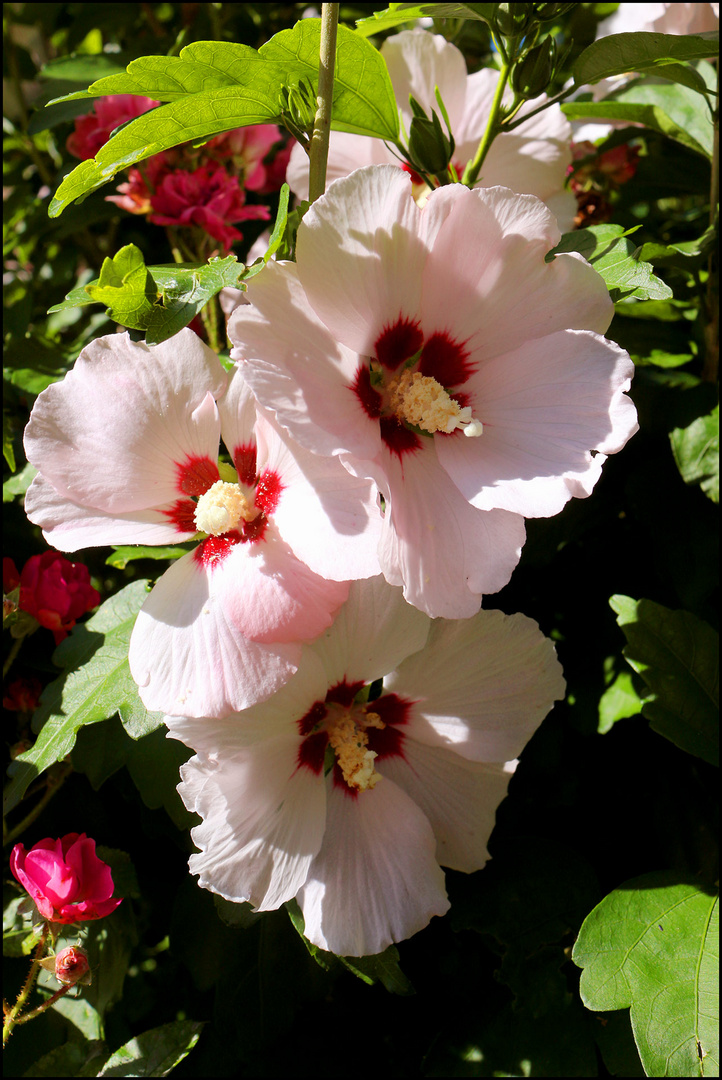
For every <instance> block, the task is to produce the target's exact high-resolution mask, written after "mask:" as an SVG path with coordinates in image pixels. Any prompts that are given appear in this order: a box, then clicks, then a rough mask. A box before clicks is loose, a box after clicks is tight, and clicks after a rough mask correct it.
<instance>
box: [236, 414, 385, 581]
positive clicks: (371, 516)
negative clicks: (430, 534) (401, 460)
mask: <svg viewBox="0 0 722 1080" xmlns="http://www.w3.org/2000/svg"><path fill="white" fill-rule="evenodd" d="M257 435H258V469H259V472H261V471H262V470H263V469H269V470H270V471H271V472H273V473H274V474H275V475H277V476H278V477H279V479H280V481H281V484H282V487H283V490H282V493H281V497H280V499H279V502H278V506H277V507H276V509H275V510H274V513H273V521H274V524H275V526H276V528H277V529H278V531H279V533H280V534H281V536H282V537H283V539H284V540H285V541H286V542H287V544H288V545H289V547H290V548H291V549H292V551H293V552H294V554H295V555H296V556H297V557H298V558H299V559H300V560H301V561H302V562H304V563H305V564H306V566H308V567H309V568H310V569H311V570H313V571H314V573H316V574H319V575H320V576H321V577H323V578H330V579H332V580H334V581H351V580H355V579H356V578H366V577H372V576H373V575H375V574H380V573H381V567H380V566H379V560H378V555H377V547H378V542H379V538H380V535H381V513H380V511H379V508H378V502H377V494H376V488H375V485H374V484H372V483H371V482H370V481H369V480H366V479H359V478H357V477H355V476H352V475H351V473H349V472H348V471H347V470H346V469H344V467H343V465H342V464H341V462H340V461H339V460H338V459H337V458H334V457H321V456H319V455H318V454H311V453H309V451H307V450H304V449H303V448H302V447H301V446H299V444H298V443H294V442H292V440H291V439H290V437H289V436H288V435H285V437H284V436H283V435H282V434H281V432H280V429H278V428H277V427H275V426H274V425H273V424H272V423H271V422H270V421H268V420H265V419H264V418H262V417H259V420H258V425H257Z"/></svg>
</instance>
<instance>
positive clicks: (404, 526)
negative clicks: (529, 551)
mask: <svg viewBox="0 0 722 1080" xmlns="http://www.w3.org/2000/svg"><path fill="white" fill-rule="evenodd" d="M559 235H560V234H559V230H558V228H557V225H556V222H555V220H554V218H553V216H552V214H551V213H550V211H549V210H548V209H547V207H546V206H544V204H543V203H541V202H540V201H539V200H538V199H535V198H534V197H533V196H530V195H515V194H514V193H513V192H511V191H509V190H508V189H506V188H476V189H474V190H473V191H470V190H469V189H468V188H466V187H464V186H463V185H461V184H452V185H449V186H448V187H443V188H439V189H438V190H436V191H434V192H432V193H431V194H430V196H429V199H428V200H427V202H426V205H425V206H424V207H419V206H418V205H417V204H416V202H415V201H414V199H413V196H412V192H411V180H410V178H409V177H408V176H407V175H406V174H405V173H403V172H401V170H399V169H395V168H392V167H391V166H372V167H369V168H366V169H359V170H358V171H357V172H355V173H353V174H352V175H351V176H348V177H345V178H344V179H342V180H337V181H336V182H335V183H334V184H332V185H331V187H330V188H329V190H328V191H327V193H326V195H325V196H323V197H322V198H321V199H319V200H317V201H316V202H315V203H314V205H313V206H312V207H311V209H310V210H309V211H308V213H307V214H306V216H305V217H304V220H303V222H302V223H301V226H300V228H299V231H298V241H297V249H296V251H297V262H296V264H292V263H284V262H278V263H275V262H271V263H269V265H268V266H267V267H266V269H265V270H264V272H263V273H262V274H259V275H258V276H257V277H256V278H255V279H254V280H253V281H252V282H251V283H250V286H249V289H248V293H247V296H248V299H249V301H250V304H249V305H241V306H240V307H238V308H237V309H236V310H235V311H234V312H233V314H232V315H231V317H230V320H229V324H228V332H229V336H230V338H231V341H232V342H233V344H234V346H235V347H234V349H233V351H232V353H231V355H232V356H233V357H234V358H235V359H237V360H239V361H243V372H244V375H245V378H246V379H247V381H248V382H249V384H250V385H251V387H252V389H253V391H254V393H255V394H256V395H257V397H258V399H259V401H260V402H261V403H262V404H263V405H264V406H266V407H268V408H270V409H273V410H274V411H275V413H276V416H277V418H278V420H279V422H280V423H281V424H282V425H283V426H284V427H285V428H286V429H287V430H288V431H290V432H291V433H292V435H293V436H294V437H295V438H296V439H297V440H298V441H299V442H301V443H302V444H303V445H304V446H306V447H308V449H310V450H313V451H315V452H317V453H319V454H327V455H338V456H340V457H341V459H342V461H343V462H344V464H345V465H346V467H347V468H348V469H349V470H351V471H352V472H353V473H354V474H355V475H357V476H365V477H369V478H370V479H373V480H374V481H375V482H376V484H377V485H378V488H379V491H380V492H381V494H382V495H383V498H384V502H385V515H384V530H383V534H382V538H381V545H380V550H379V557H380V561H381V567H382V570H383V572H384V574H385V576H386V579H387V580H388V582H389V583H390V584H392V585H401V584H403V586H404V595H405V596H406V598H407V600H408V601H409V602H410V603H412V604H414V605H416V606H417V607H419V608H421V609H422V610H423V611H426V612H427V613H428V614H429V615H432V616H443V617H445V618H463V617H466V616H470V615H473V614H474V612H475V611H477V610H478V608H479V605H480V596H481V594H482V593H485V592H496V591H497V590H498V589H500V588H502V586H503V585H505V584H506V583H507V581H508V580H509V577H510V575H511V572H512V570H513V568H514V566H515V565H516V563H517V561H518V559H519V555H520V552H521V547H522V544H523V542H524V518H526V517H548V516H550V515H552V514H556V513H558V512H559V511H560V510H561V509H562V507H563V506H564V505H565V503H566V502H567V501H568V500H569V499H570V498H571V497H572V496H577V497H584V496H586V495H589V494H590V492H591V491H592V488H593V487H594V484H595V483H596V481H597V480H598V479H599V476H600V474H601V469H602V464H603V462H604V460H605V455H607V454H610V453H615V452H616V451H617V450H620V449H621V448H622V446H624V444H625V443H626V441H627V439H628V438H629V437H630V436H631V435H632V434H633V432H634V431H635V430H636V427H637V424H636V412H635V409H634V406H633V404H632V402H631V401H630V400H629V399H628V398H627V396H626V394H625V391H626V390H627V389H629V384H630V378H631V375H632V372H633V366H632V364H631V361H630V359H629V357H628V355H627V354H626V353H625V352H623V351H622V350H621V349H619V348H618V347H617V346H616V345H614V344H613V343H612V342H609V341H606V340H605V339H604V338H603V337H601V336H600V335H601V333H602V332H603V331H604V330H605V329H606V327H607V326H608V324H609V321H610V319H611V316H612V312H613V307H612V304H611V301H610V299H609V295H608V292H607V289H606V286H605V285H604V282H603V280H602V278H601V277H600V276H599V275H598V274H597V273H596V272H595V271H594V270H593V269H592V267H591V266H589V264H588V263H586V262H585V261H584V259H582V258H581V257H580V256H577V255H575V254H565V255H557V256H556V257H555V258H553V259H552V260H551V261H549V262H547V261H546V259H545V256H546V254H547V253H548V252H549V250H550V249H551V248H553V247H554V246H555V245H556V244H557V243H558V241H559Z"/></svg>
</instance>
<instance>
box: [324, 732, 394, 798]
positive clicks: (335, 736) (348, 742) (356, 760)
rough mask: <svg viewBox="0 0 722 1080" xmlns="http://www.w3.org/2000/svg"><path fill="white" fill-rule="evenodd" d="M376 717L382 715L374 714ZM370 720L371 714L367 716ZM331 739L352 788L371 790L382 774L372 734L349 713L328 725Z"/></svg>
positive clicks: (340, 765)
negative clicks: (371, 747)
mask: <svg viewBox="0 0 722 1080" xmlns="http://www.w3.org/2000/svg"><path fill="white" fill-rule="evenodd" d="M372 715H373V716H374V717H375V718H376V720H379V721H381V718H380V717H379V716H377V715H376V713H373V714H372ZM366 719H367V721H368V719H369V718H368V717H367V718H366ZM369 726H370V727H379V726H381V727H385V724H384V723H383V722H382V721H381V722H380V724H376V723H369ZM327 731H328V741H329V742H330V744H331V746H332V747H333V748H334V750H335V751H336V759H337V761H338V764H339V768H340V769H341V772H342V774H343V778H344V780H345V781H346V783H347V784H348V786H349V787H350V788H353V789H354V790H355V791H369V790H370V789H371V788H373V787H375V786H376V784H377V783H378V782H379V780H380V779H381V777H380V776H379V774H378V773H377V772H376V770H375V768H374V758H376V757H377V756H378V755H377V754H376V753H375V751H373V750H369V749H368V741H369V737H368V735H367V734H366V732H365V731H364V729H363V727H362V726H360V725H359V724H358V723H357V722H356V720H355V719H354V717H353V716H351V715H350V714H349V713H345V715H342V716H339V717H337V718H335V719H334V721H333V723H332V724H329V725H328V727H327Z"/></svg>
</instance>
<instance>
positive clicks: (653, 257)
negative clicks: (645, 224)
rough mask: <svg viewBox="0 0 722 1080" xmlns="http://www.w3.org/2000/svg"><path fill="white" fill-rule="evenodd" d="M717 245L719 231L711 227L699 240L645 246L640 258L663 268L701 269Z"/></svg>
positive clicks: (652, 243)
mask: <svg viewBox="0 0 722 1080" xmlns="http://www.w3.org/2000/svg"><path fill="white" fill-rule="evenodd" d="M716 244H717V229H716V227H715V226H714V225H710V226H709V227H708V228H707V229H705V231H704V232H703V233H702V235H701V236H700V237H699V239H697V240H686V241H683V242H682V243H679V244H657V243H654V242H651V243H647V244H643V245H642V250H641V252H640V258H642V259H648V260H649V261H650V262H654V263H661V264H662V265H663V266H675V267H677V268H678V269H680V270H688V271H693V270H697V269H699V267H700V266H703V265H704V263H705V262H706V261H707V260H708V259H709V257H710V255H711V254H712V252H713V251H714V250H715V247H716Z"/></svg>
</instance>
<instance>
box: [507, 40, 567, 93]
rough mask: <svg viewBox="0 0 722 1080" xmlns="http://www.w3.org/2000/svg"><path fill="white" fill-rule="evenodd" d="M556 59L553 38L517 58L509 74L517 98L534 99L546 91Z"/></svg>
mask: <svg viewBox="0 0 722 1080" xmlns="http://www.w3.org/2000/svg"><path fill="white" fill-rule="evenodd" d="M556 58H557V47H556V44H555V42H554V38H553V37H548V38H545V39H544V41H540V42H539V44H538V45H535V46H534V48H533V49H529V51H528V52H526V53H524V54H523V56H521V57H520V58H519V60H518V61H517V62H516V64H515V65H514V70H513V71H512V73H511V85H512V88H513V89H514V90H515V91H516V93H517V94H518V96H519V97H522V98H535V97H538V96H539V94H542V93H543V92H544V91H545V90H546V88H547V86H548V85H549V83H550V82H551V80H552V76H553V75H554V65H555V63H556Z"/></svg>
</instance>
